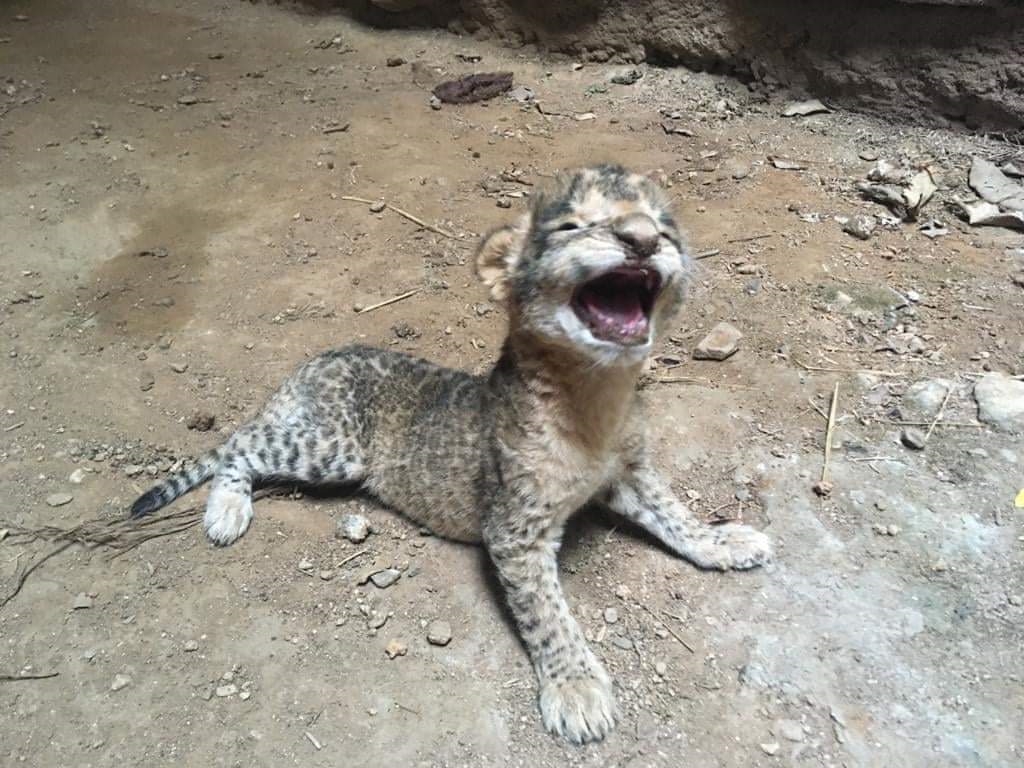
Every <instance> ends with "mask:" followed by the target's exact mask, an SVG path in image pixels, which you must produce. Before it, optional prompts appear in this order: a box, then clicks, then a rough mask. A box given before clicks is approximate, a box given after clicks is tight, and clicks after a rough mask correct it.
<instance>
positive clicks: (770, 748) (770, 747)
mask: <svg viewBox="0 0 1024 768" xmlns="http://www.w3.org/2000/svg"><path fill="white" fill-rule="evenodd" d="M758 746H760V747H761V751H762V752H764V753H765V754H766V755H776V754H778V752H779V742H777V741H772V742H768V743H767V744H759V745H758Z"/></svg>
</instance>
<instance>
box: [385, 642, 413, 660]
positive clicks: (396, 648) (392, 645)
mask: <svg viewBox="0 0 1024 768" xmlns="http://www.w3.org/2000/svg"><path fill="white" fill-rule="evenodd" d="M408 652H409V646H407V645H406V644H405V643H403V642H401V641H400V640H392V641H390V642H389V643H388V644H387V645H386V646H385V647H384V653H386V654H387V655H388V658H389V659H396V658H398V657H399V656H405V654H407V653H408Z"/></svg>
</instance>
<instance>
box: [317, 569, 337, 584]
mask: <svg viewBox="0 0 1024 768" xmlns="http://www.w3.org/2000/svg"><path fill="white" fill-rule="evenodd" d="M333 578H334V571H331V570H327V569H324V570H322V571H320V580H321V581H330V580H331V579H333Z"/></svg>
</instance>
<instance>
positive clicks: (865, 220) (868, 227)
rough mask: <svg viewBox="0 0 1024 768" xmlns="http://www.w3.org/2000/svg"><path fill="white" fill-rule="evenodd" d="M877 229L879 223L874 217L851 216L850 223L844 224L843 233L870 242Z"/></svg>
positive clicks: (861, 214) (860, 214) (863, 215)
mask: <svg viewBox="0 0 1024 768" xmlns="http://www.w3.org/2000/svg"><path fill="white" fill-rule="evenodd" d="M877 227H878V222H877V221H875V217H874V216H867V215H865V214H863V213H859V214H857V215H856V216H851V217H850V219H849V221H847V222H846V223H845V224H843V232H846V233H847V234H848V235H853V236H854V237H856V238H857V239H858V240H870V239H871V236H872V235H873V234H875V229H876V228H877Z"/></svg>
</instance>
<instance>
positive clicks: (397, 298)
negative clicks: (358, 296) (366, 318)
mask: <svg viewBox="0 0 1024 768" xmlns="http://www.w3.org/2000/svg"><path fill="white" fill-rule="evenodd" d="M419 292H420V289H419V288H413V289H412V290H411V291H406V292H405V293H403V294H400V295H398V296H392V297H391V298H390V299H384V301H378V302H377V303H376V304H371V305H370V306H368V307H363V308H362V309H360V310H358V311H357V312H356V314H357V315H365V314H366V313H367V312H373V310H375V309H380V308H381V307H386V306H387V305H388V304H395V303H397V302H399V301H405V300H406V299H408V298H409V297H410V296H415V295H416V294H417V293H419Z"/></svg>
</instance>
